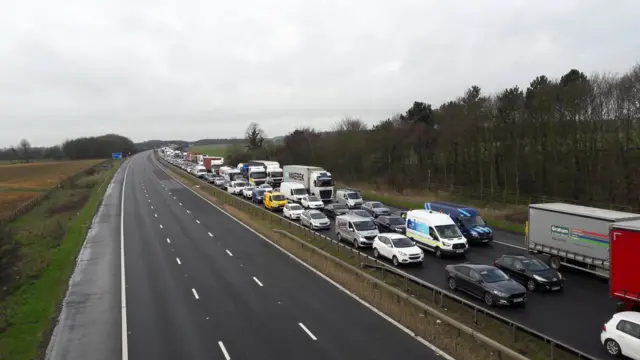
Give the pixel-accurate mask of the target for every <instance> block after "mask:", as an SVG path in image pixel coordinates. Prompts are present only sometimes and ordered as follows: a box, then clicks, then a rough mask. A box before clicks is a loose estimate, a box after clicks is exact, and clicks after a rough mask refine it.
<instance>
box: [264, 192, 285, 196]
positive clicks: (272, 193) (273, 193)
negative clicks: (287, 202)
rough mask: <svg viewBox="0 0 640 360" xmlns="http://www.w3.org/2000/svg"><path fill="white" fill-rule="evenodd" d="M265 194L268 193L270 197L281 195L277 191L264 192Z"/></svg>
mask: <svg viewBox="0 0 640 360" xmlns="http://www.w3.org/2000/svg"><path fill="white" fill-rule="evenodd" d="M265 193H269V194H271V195H272V196H273V195H283V194H282V193H281V192H277V191H266V192H265Z"/></svg>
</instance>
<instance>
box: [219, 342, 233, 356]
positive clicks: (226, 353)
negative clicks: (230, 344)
mask: <svg viewBox="0 0 640 360" xmlns="http://www.w3.org/2000/svg"><path fill="white" fill-rule="evenodd" d="M218 346H220V350H222V355H224V358H225V359H226V360H231V356H229V353H228V352H227V349H226V348H225V347H224V344H223V343H222V341H218Z"/></svg>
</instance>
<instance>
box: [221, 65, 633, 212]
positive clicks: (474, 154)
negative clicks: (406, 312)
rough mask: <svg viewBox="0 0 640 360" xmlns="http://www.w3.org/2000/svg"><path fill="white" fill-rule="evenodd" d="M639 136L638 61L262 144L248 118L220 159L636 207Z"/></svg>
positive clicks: (475, 92) (352, 178)
mask: <svg viewBox="0 0 640 360" xmlns="http://www.w3.org/2000/svg"><path fill="white" fill-rule="evenodd" d="M639 134H640V64H638V65H636V66H634V67H632V68H631V69H630V70H629V71H627V72H626V73H624V74H606V73H605V74H603V73H594V74H592V75H590V76H587V75H585V74H584V73H582V72H581V71H578V70H576V69H572V70H570V71H568V72H567V73H566V74H564V75H562V76H561V77H560V78H550V77H547V76H545V75H540V76H538V77H536V78H535V79H533V80H532V81H531V82H530V84H529V86H528V87H527V88H526V89H521V88H520V87H518V86H513V87H510V88H506V89H504V90H502V91H500V92H498V93H495V94H485V93H484V92H483V91H482V90H481V88H480V87H479V86H475V85H474V86H471V87H469V88H468V89H467V90H466V91H465V92H464V93H463V94H462V95H461V96H459V97H457V98H456V99H453V100H451V101H447V102H445V103H444V104H442V105H440V106H439V107H437V108H436V107H433V106H432V105H431V104H429V103H426V102H421V101H416V102H414V103H413V104H412V105H411V107H410V108H409V109H407V110H406V111H405V112H404V113H401V114H395V115H393V116H391V117H389V118H387V119H384V120H382V121H380V122H378V123H377V124H375V125H373V126H367V125H366V124H365V123H364V122H363V121H361V120H360V119H357V118H344V119H342V120H340V121H338V122H337V123H336V124H335V126H334V128H333V129H332V130H331V131H325V132H322V131H317V130H315V129H312V128H309V127H301V128H298V129H297V130H295V131H293V132H291V133H290V134H288V135H286V136H285V138H284V141H282V142H281V143H272V142H268V141H264V139H265V135H264V132H263V131H262V130H260V127H259V125H258V124H255V123H253V124H251V125H250V126H249V128H248V129H247V132H246V134H245V135H246V136H245V141H246V142H247V144H246V145H245V146H242V147H240V146H232V147H230V149H229V154H228V155H227V159H228V161H229V162H231V163H236V162H242V161H247V160H249V159H251V158H255V157H260V158H268V159H274V160H277V161H280V162H281V163H283V164H294V163H296V164H308V165H317V166H322V167H325V168H326V169H327V170H328V171H330V172H332V173H333V174H334V175H335V177H336V179H338V180H341V181H344V182H370V183H376V184H381V185H386V186H389V187H391V188H394V189H396V190H399V191H402V190H405V189H422V188H427V187H428V186H430V185H432V184H437V185H441V186H442V185H444V186H452V185H455V186H465V187H472V188H474V189H477V191H486V190H491V191H496V192H509V193H515V194H518V195H522V196H524V195H544V196H553V197H559V198H564V199H571V200H574V201H578V202H585V203H594V202H606V203H615V204H620V205H629V206H633V207H640V183H639V182H638V180H637V179H638V175H640V170H639V169H638V167H637V166H636V164H638V161H639V160H640V151H639V150H640V138H639Z"/></svg>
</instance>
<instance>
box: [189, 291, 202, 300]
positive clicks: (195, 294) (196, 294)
mask: <svg viewBox="0 0 640 360" xmlns="http://www.w3.org/2000/svg"><path fill="white" fill-rule="evenodd" d="M191 292H192V293H193V296H194V297H195V298H196V300H198V299H200V297H199V296H198V293H197V292H196V289H191Z"/></svg>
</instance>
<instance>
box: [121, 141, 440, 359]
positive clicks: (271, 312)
mask: <svg viewBox="0 0 640 360" xmlns="http://www.w3.org/2000/svg"><path fill="white" fill-rule="evenodd" d="M151 157H152V155H151V153H150V152H146V153H142V154H139V155H136V156H134V157H133V158H131V160H130V164H129V166H128V167H127V170H126V175H125V180H124V184H125V185H124V190H123V201H124V203H123V229H122V230H123V235H124V236H123V244H124V259H125V262H124V264H125V272H124V274H125V275H124V278H125V282H126V316H127V318H126V319H127V320H126V322H125V323H124V325H125V327H126V328H124V331H126V333H127V334H128V336H126V339H125V340H126V344H127V346H128V348H126V349H125V350H124V353H125V354H128V356H129V357H130V358H132V359H225V360H228V359H309V360H311V359H395V358H409V359H438V358H442V357H445V358H448V356H447V355H446V354H442V353H438V352H437V349H434V348H433V347H429V346H427V344H426V343H425V342H424V341H423V340H421V339H418V338H415V337H414V336H412V335H410V334H408V333H407V332H405V331H404V330H403V329H401V328H400V327H397V326H396V325H393V324H392V323H391V322H389V321H388V320H387V319H385V318H384V317H383V316H382V315H381V314H379V313H376V311H374V310H372V309H371V308H369V307H367V306H365V305H364V304H362V303H361V302H359V300H357V299H355V298H353V297H352V296H351V295H349V294H347V293H346V292H345V291H342V290H340V289H338V288H337V287H336V286H335V285H334V284H332V283H331V282H330V281H328V279H326V278H323V277H322V276H321V275H319V274H317V273H316V272H315V271H313V270H312V269H310V268H308V267H305V266H303V265H302V264H301V263H299V262H298V261H296V260H294V259H291V258H290V257H289V256H288V255H287V254H286V253H284V252H282V251H281V250H279V249H278V248H276V247H275V246H274V245H273V244H271V243H270V242H268V241H266V240H265V239H263V238H261V237H260V236H259V235H257V234H256V233H254V232H253V231H251V230H250V229H248V228H247V227H245V226H244V225H242V224H240V223H238V222H236V221H235V220H233V219H232V218H230V217H229V216H227V215H226V214H224V213H223V212H221V211H220V210H218V209H217V208H215V207H214V206H212V205H210V204H209V203H208V202H206V201H204V200H203V199H201V198H200V197H198V196H197V195H196V194H194V193H193V192H192V191H190V190H189V189H187V188H185V187H183V186H182V185H181V184H180V183H178V182H176V181H175V180H173V179H172V178H170V177H169V176H168V175H167V174H166V173H165V172H164V171H162V170H161V169H160V168H159V167H158V166H157V164H156V163H155V162H154V161H153V160H152V158H151Z"/></svg>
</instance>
